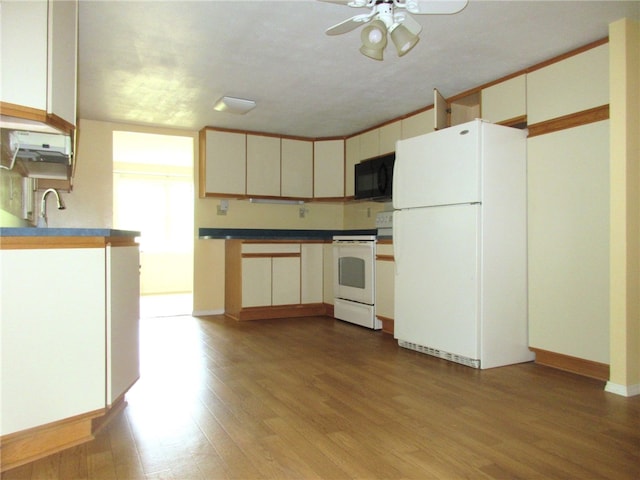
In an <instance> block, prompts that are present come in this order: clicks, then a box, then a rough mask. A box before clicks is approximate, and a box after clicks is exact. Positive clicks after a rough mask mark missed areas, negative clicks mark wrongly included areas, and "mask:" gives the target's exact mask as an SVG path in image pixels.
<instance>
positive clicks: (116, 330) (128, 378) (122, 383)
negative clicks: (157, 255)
mask: <svg viewBox="0 0 640 480" xmlns="http://www.w3.org/2000/svg"><path fill="white" fill-rule="evenodd" d="M139 265H140V255H139V251H138V247H137V246H126V247H112V246H110V245H109V246H107V328H106V333H107V342H106V343H107V405H108V406H109V405H111V404H112V403H113V402H114V401H115V400H117V399H118V397H120V396H121V395H122V394H124V393H125V392H126V391H127V390H128V389H129V387H131V385H133V384H134V383H135V381H136V380H137V379H138V378H139V377H140V361H139V347H138V345H139V325H138V324H139V322H138V319H139V318H140V267H139Z"/></svg>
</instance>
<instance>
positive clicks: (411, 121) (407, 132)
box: [400, 108, 435, 139]
mask: <svg viewBox="0 0 640 480" xmlns="http://www.w3.org/2000/svg"><path fill="white" fill-rule="evenodd" d="M400 127H401V138H402V139H405V138H412V137H417V136H418V135H424V134H425V133H431V132H433V131H434V130H435V122H434V113H433V108H430V109H429V110H425V111H424V112H420V113H416V114H415V115H411V116H410V117H407V118H403V119H402V120H401V121H400Z"/></svg>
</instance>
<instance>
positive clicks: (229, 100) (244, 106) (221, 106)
mask: <svg viewBox="0 0 640 480" xmlns="http://www.w3.org/2000/svg"><path fill="white" fill-rule="evenodd" d="M254 108H256V102H254V101H253V100H247V99H244V98H236V97H221V98H219V99H218V100H217V101H216V103H215V104H214V105H213V109H214V110H217V111H218V112H227V113H235V114H236V115H244V114H245V113H247V112H249V111H250V110H253V109H254Z"/></svg>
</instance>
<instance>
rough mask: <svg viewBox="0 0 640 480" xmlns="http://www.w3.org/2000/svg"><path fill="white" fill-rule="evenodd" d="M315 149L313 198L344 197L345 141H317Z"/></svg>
mask: <svg viewBox="0 0 640 480" xmlns="http://www.w3.org/2000/svg"><path fill="white" fill-rule="evenodd" d="M313 149H314V160H313V196H314V197H315V198H342V197H344V141H343V140H322V141H317V142H314V144H313Z"/></svg>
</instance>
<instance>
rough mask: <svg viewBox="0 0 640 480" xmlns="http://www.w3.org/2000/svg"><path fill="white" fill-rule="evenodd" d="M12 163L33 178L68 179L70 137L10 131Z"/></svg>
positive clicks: (69, 169)
mask: <svg viewBox="0 0 640 480" xmlns="http://www.w3.org/2000/svg"><path fill="white" fill-rule="evenodd" d="M9 142H10V151H11V154H12V155H13V159H12V164H13V162H17V163H18V164H19V165H20V167H21V169H22V170H24V172H25V175H26V176H27V177H31V178H45V179H53V180H67V179H68V178H69V174H70V171H71V137H69V136H67V135H56V134H53V133H40V132H28V131H22V130H14V131H11V132H10V133H9Z"/></svg>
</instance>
